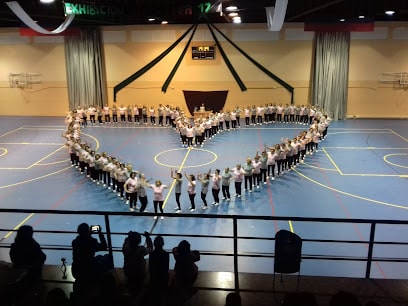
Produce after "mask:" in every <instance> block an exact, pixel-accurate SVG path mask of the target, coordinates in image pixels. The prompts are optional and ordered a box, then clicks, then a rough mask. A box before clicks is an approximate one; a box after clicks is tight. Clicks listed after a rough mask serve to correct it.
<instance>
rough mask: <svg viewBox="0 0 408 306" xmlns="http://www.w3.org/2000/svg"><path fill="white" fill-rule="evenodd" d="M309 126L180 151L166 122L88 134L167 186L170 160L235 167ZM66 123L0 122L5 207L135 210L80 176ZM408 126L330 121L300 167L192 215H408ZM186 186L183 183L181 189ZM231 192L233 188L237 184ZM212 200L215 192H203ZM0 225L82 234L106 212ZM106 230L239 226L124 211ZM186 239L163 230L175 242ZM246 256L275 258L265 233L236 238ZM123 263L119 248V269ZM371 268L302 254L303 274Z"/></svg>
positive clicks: (9, 238) (43, 237) (257, 266)
mask: <svg viewBox="0 0 408 306" xmlns="http://www.w3.org/2000/svg"><path fill="white" fill-rule="evenodd" d="M305 128H306V127H305V126H302V125H296V124H293V125H292V124H270V125H261V126H255V127H249V128H245V127H243V128H240V129H237V130H235V131H229V132H223V133H221V134H219V135H217V136H216V137H215V138H213V139H211V140H210V141H208V142H206V143H205V145H204V147H203V148H200V149H196V148H194V149H191V150H188V149H186V148H182V147H181V145H180V143H179V137H178V135H177V134H176V132H175V131H174V130H173V129H171V128H167V127H150V126H148V127H146V126H138V125H133V124H118V125H113V124H106V125H101V126H99V125H97V126H88V127H87V128H85V129H83V130H82V135H83V136H82V138H83V139H85V140H86V141H88V142H89V143H90V144H91V146H92V147H93V148H97V149H98V151H99V152H101V151H106V152H108V153H109V154H110V155H112V156H116V157H117V158H119V159H120V160H121V161H123V162H129V163H131V164H132V165H133V168H134V169H136V170H139V171H141V172H143V173H145V175H146V177H147V178H152V179H153V180H155V179H160V180H162V182H163V183H166V184H168V185H171V183H172V179H171V178H170V167H174V168H176V169H181V172H183V173H184V172H187V173H189V174H190V173H193V174H197V173H198V172H201V173H202V172H206V171H208V170H209V169H210V168H211V169H212V170H214V169H216V168H219V169H221V170H222V169H223V168H225V167H226V166H230V167H233V166H235V164H236V163H244V161H245V159H246V157H247V156H251V157H253V156H254V155H255V152H256V150H257V149H259V150H262V149H263V147H264V144H268V145H272V144H275V143H277V142H280V141H281V138H282V137H293V136H295V135H297V134H298V133H299V132H300V131H302V130H304V129H305ZM64 129H65V126H64V123H63V118H54V117H34V118H33V117H31V118H30V117H1V121H0V173H1V175H0V207H1V208H26V209H30V208H35V209H52V210H74V211H78V210H92V211H120V212H128V211H129V209H128V206H126V205H125V204H124V202H122V201H120V200H119V198H118V197H117V196H116V194H114V193H113V192H112V191H110V190H108V189H106V188H104V187H102V186H98V185H96V184H95V183H92V182H91V181H90V180H89V179H87V178H86V177H84V175H81V174H80V173H79V171H78V170H77V169H75V168H73V167H70V163H69V160H68V153H67V150H66V148H65V147H64V146H63V143H64V139H63V138H62V137H61V134H62V133H63V132H64ZM407 178H408V121H406V120H347V121H337V122H332V124H331V126H330V127H329V134H328V137H327V138H326V140H324V141H322V142H321V143H320V144H319V152H317V153H315V154H314V155H308V156H307V158H306V161H305V163H304V164H302V165H300V166H298V167H297V168H296V170H294V171H292V172H290V173H285V174H284V175H283V176H281V177H279V178H277V179H276V180H275V181H273V182H271V183H268V184H267V185H262V186H261V188H260V190H256V191H255V192H253V193H246V194H245V196H243V197H242V198H240V199H238V198H234V197H233V198H232V200H231V202H222V203H221V204H220V205H219V206H217V207H216V206H211V207H210V208H209V209H207V210H205V211H204V210H201V209H200V207H201V200H200V197H199V191H200V188H201V187H200V184H199V183H198V188H197V191H198V194H197V196H196V206H197V208H198V209H197V211H196V212H194V213H193V214H237V215H250V216H287V217H322V218H347V219H355V218H363V219H390V220H407V219H408V200H407V199H408V188H407V187H408V184H407V182H408V181H407ZM186 185H187V183H186V182H184V184H183V188H184V189H186ZM231 194H234V188H233V184H232V185H231ZM165 197H166V201H165V212H168V213H173V212H174V210H173V209H174V207H175V206H176V204H175V198H174V190H172V189H171V188H170V189H168V190H167V191H166V193H165ZM148 198H149V204H148V208H147V209H148V211H149V212H151V211H152V210H153V207H152V201H151V199H152V194H151V191H149V193H148ZM207 200H208V202H209V203H211V202H212V196H211V194H210V193H209V194H208V195H207ZM182 205H183V209H184V210H183V212H185V213H189V212H188V208H189V206H190V205H189V201H188V196H187V192H185V193H183V194H182ZM0 218H1V228H3V229H12V228H16V227H18V226H20V225H22V224H30V225H32V226H34V228H35V229H36V230H56V229H57V230H62V231H64V230H65V231H72V230H73V231H75V230H76V227H77V225H78V224H79V223H81V222H87V223H89V224H104V220H103V217H99V216H62V215H53V216H50V215H39V214H30V215H22V214H21V215H18V214H2V215H1V217H0ZM238 223H239V224H238V229H239V235H243V236H258V237H266V238H271V237H274V235H275V233H276V231H278V230H280V229H287V230H292V231H293V232H295V233H296V234H298V235H299V236H300V237H302V238H308V239H313V238H315V239H345V240H348V239H349V240H356V241H361V240H368V237H369V233H370V230H369V226H368V225H352V224H339V223H332V224H327V223H306V222H303V223H302V222H295V221H293V222H286V221H285V222H283V221H252V220H240V221H239V222H238ZM111 230H112V231H114V232H127V231H129V230H134V231H139V232H144V231H145V230H147V231H151V232H152V233H153V235H154V234H159V233H165V234H174V235H184V234H193V235H201V234H202V235H204V234H209V235H214V236H217V235H232V222H231V221H229V220H223V219H213V218H211V219H186V218H181V217H180V218H165V220H157V221H155V220H153V218H152V217H151V216H144V217H143V216H139V217H135V216H133V215H131V214H129V215H128V216H117V217H112V218H111ZM0 235H1V237H2V240H1V243H5V244H9V243H11V242H13V241H14V234H12V233H10V232H8V231H2V232H1V233H0ZM74 237H75V235H74V234H60V235H54V236H50V235H47V234H41V233H37V234H36V235H35V238H36V239H37V241H38V242H39V243H40V244H42V245H48V246H59V245H70V243H71V241H72V239H73V238H74ZM407 237H408V228H407V227H406V226H405V227H402V226H395V225H394V226H391V225H389V226H385V225H382V226H381V225H380V226H378V227H377V228H376V238H377V239H378V240H382V241H387V240H388V239H390V238H392V240H393V241H402V242H408V241H407V240H408V238H407ZM123 239H124V236H114V238H113V242H112V243H113V246H114V247H117V248H120V247H121V245H122V243H123ZM181 239H183V238H180V237H167V238H166V247H167V248H168V249H171V248H172V247H173V246H176V245H177V244H178V242H179V241H180V240H181ZM189 240H190V242H191V244H192V248H194V249H199V250H201V251H202V252H224V251H225V252H231V251H232V249H233V246H232V241H228V242H227V243H226V242H225V240H222V239H216V238H214V239H211V240H209V239H204V238H191V239H189ZM239 251H240V252H260V253H273V252H274V243H273V242H271V241H267V240H244V239H243V240H240V241H239ZM302 254H336V255H344V256H348V255H353V256H358V255H361V256H365V255H366V254H367V247H366V246H365V245H361V244H356V245H341V246H339V245H338V244H331V243H326V244H324V245H322V244H314V243H304V245H303V249H302ZM406 254H408V246H401V247H399V248H397V251H395V249H394V251H393V253H392V254H390V251H389V248H388V247H387V246H378V247H376V248H375V249H374V256H386V257H400V258H406ZM61 257H66V258H67V259H68V263H70V261H71V254H70V252H67V251H47V263H48V264H60V258H61ZM0 260H5V261H9V256H8V249H7V248H0ZM122 263H123V259H122V255H121V254H120V253H115V266H118V267H120V266H121V265H122ZM199 267H200V269H201V270H208V271H233V260H232V257H225V256H202V259H201V261H200V262H199ZM364 269H365V264H364V263H360V262H348V261H346V262H344V261H334V262H333V261H331V262H326V261H316V260H306V261H304V262H303V263H302V267H301V274H302V275H328V276H350V277H364V271H365V270H364ZM239 271H240V272H255V273H273V260H272V259H268V258H249V257H243V258H240V259H239ZM371 277H373V278H407V277H408V269H407V264H406V263H399V264H398V263H394V264H390V263H378V262H377V263H375V264H374V265H373V269H372V272H371Z"/></svg>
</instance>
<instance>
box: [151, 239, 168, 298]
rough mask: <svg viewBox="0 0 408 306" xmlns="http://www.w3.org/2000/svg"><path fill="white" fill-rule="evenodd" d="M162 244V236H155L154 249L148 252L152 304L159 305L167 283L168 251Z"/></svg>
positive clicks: (164, 294)
mask: <svg viewBox="0 0 408 306" xmlns="http://www.w3.org/2000/svg"><path fill="white" fill-rule="evenodd" d="M163 246H164V239H163V237H162V236H157V237H156V238H155V239H154V250H153V252H151V253H150V254H149V274H150V293H151V297H152V298H153V299H152V301H153V304H154V305H161V303H162V302H163V298H164V297H165V296H166V295H167V287H168V283H169V253H167V252H166V251H165V250H164V249H163Z"/></svg>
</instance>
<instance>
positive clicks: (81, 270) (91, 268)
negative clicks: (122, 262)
mask: <svg viewBox="0 0 408 306" xmlns="http://www.w3.org/2000/svg"><path fill="white" fill-rule="evenodd" d="M77 232H78V236H77V237H76V238H75V239H74V240H73V241H72V257H73V262H72V275H73V276H74V278H75V280H76V281H79V282H82V281H85V282H86V281H89V280H97V279H98V278H99V276H100V275H101V274H102V273H104V272H106V271H108V270H109V269H110V268H112V258H110V256H109V255H104V256H101V255H99V256H95V253H96V252H99V251H106V250H107V244H106V240H105V237H104V235H103V234H102V232H101V230H100V228H99V230H98V231H97V232H96V234H98V236H99V240H100V242H98V240H97V239H96V238H94V237H92V233H91V231H90V228H89V225H88V224H86V223H81V224H80V225H79V226H78V230H77Z"/></svg>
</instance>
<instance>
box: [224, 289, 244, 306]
mask: <svg viewBox="0 0 408 306" xmlns="http://www.w3.org/2000/svg"><path fill="white" fill-rule="evenodd" d="M241 305H242V304H241V296H240V295H239V294H238V293H236V292H231V293H228V295H227V297H226V298H225V306H241Z"/></svg>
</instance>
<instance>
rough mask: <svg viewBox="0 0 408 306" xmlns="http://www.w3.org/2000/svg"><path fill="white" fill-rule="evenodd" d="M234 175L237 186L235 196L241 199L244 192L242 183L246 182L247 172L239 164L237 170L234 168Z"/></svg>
mask: <svg viewBox="0 0 408 306" xmlns="http://www.w3.org/2000/svg"><path fill="white" fill-rule="evenodd" d="M232 174H233V177H234V185H235V196H236V197H238V198H240V197H241V192H242V191H241V190H242V181H243V180H244V174H245V171H244V169H242V167H241V164H237V165H236V166H235V168H232Z"/></svg>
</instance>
